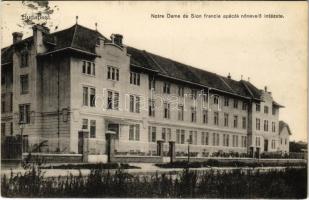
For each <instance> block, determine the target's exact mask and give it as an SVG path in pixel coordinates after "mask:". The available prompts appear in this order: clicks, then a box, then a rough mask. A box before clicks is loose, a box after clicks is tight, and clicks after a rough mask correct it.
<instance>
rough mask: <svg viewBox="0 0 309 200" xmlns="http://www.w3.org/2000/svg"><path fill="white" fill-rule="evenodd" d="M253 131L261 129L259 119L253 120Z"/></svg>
mask: <svg viewBox="0 0 309 200" xmlns="http://www.w3.org/2000/svg"><path fill="white" fill-rule="evenodd" d="M255 129H256V130H260V129H261V120H260V119H259V118H256V119H255Z"/></svg>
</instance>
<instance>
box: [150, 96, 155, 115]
mask: <svg viewBox="0 0 309 200" xmlns="http://www.w3.org/2000/svg"><path fill="white" fill-rule="evenodd" d="M148 107H149V110H148V111H149V116H151V117H154V116H155V100H154V99H149V105H148Z"/></svg>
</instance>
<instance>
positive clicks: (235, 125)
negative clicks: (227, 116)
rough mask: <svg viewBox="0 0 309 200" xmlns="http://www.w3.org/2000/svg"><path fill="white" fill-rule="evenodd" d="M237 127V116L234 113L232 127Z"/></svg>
mask: <svg viewBox="0 0 309 200" xmlns="http://www.w3.org/2000/svg"><path fill="white" fill-rule="evenodd" d="M237 127H238V116H237V115H234V128H237Z"/></svg>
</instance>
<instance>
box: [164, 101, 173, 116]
mask: <svg viewBox="0 0 309 200" xmlns="http://www.w3.org/2000/svg"><path fill="white" fill-rule="evenodd" d="M170 107H171V105H170V104H169V103H167V102H164V116H163V117H164V118H165V119H170Z"/></svg>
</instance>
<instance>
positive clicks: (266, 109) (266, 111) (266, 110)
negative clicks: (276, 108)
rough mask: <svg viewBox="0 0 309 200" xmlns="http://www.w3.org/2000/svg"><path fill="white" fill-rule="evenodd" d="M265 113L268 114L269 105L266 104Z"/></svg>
mask: <svg viewBox="0 0 309 200" xmlns="http://www.w3.org/2000/svg"><path fill="white" fill-rule="evenodd" d="M264 113H265V114H268V106H264Z"/></svg>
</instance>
